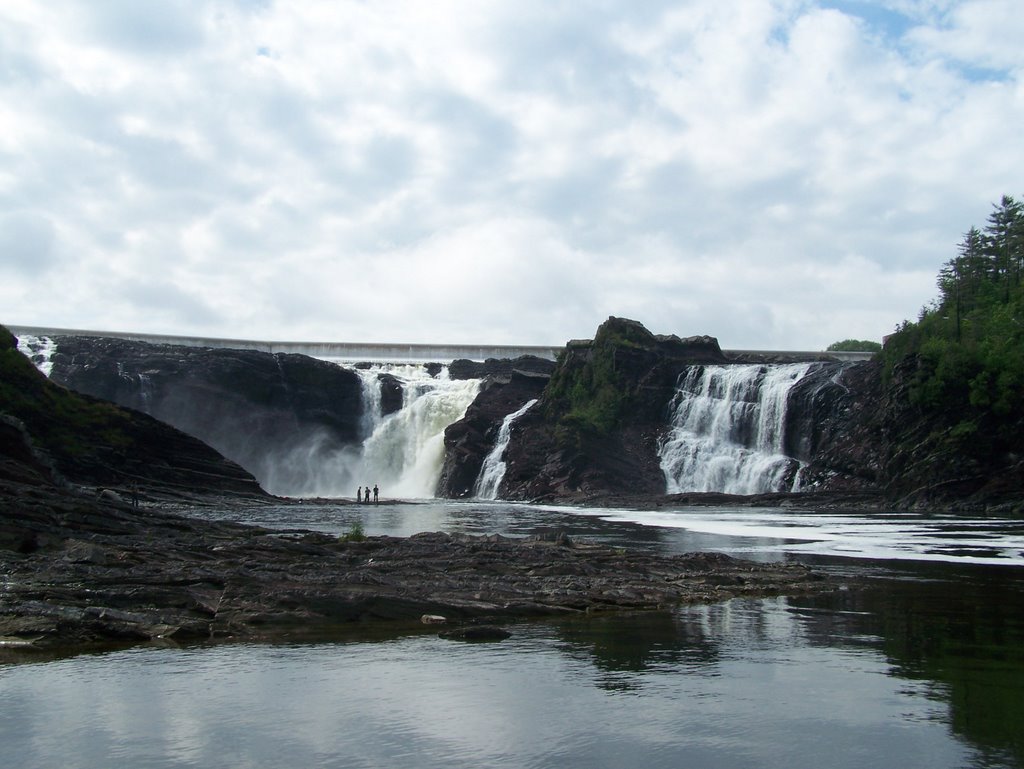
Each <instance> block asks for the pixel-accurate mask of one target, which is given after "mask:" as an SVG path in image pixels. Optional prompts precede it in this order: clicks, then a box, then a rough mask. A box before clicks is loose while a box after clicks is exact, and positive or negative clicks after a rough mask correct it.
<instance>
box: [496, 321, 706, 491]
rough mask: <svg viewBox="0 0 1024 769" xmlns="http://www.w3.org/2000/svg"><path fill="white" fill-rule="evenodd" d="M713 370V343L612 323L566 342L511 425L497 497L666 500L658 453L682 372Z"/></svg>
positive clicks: (630, 323)
mask: <svg viewBox="0 0 1024 769" xmlns="http://www.w3.org/2000/svg"><path fill="white" fill-rule="evenodd" d="M719 362H725V356H724V355H723V354H722V351H721V349H720V348H719V346H718V342H717V341H716V340H714V339H712V338H711V337H691V338H688V339H680V338H679V337H676V336H655V335H654V334H651V333H650V332H649V331H648V330H647V329H646V328H644V327H643V326H642V325H641V324H639V323H637V322H636V321H631V320H626V319H623V318H609V319H608V320H607V321H606V322H605V323H603V324H602V325H601V327H600V328H599V329H598V330H597V333H596V334H595V336H594V339H593V340H589V341H575V342H570V343H569V345H568V346H567V347H566V349H565V351H564V352H563V354H562V356H561V358H560V360H559V361H558V367H557V368H556V370H555V372H554V373H553V374H552V377H551V381H550V382H549V384H548V386H547V387H546V388H545V390H544V393H543V397H542V399H541V402H540V403H538V405H537V406H536V407H534V408H533V409H531V410H530V411H529V412H527V413H526V414H525V415H524V416H523V417H522V419H521V420H520V421H519V422H518V423H517V427H518V429H517V431H516V432H515V433H514V434H513V439H512V440H511V441H510V443H509V447H508V450H507V452H506V463H507V465H508V470H507V471H506V474H505V479H504V482H503V484H502V489H501V491H502V495H503V496H505V497H507V498H510V499H566V500H568V499H583V498H587V497H588V496H591V495H595V494H604V493H609V492H613V491H614V492H619V493H622V492H625V493H633V494H659V493H664V490H665V479H664V476H663V474H662V472H661V469H660V466H659V460H658V455H657V451H658V445H659V441H660V440H661V438H662V435H663V434H664V431H665V429H666V416H667V405H668V403H669V401H670V400H671V398H672V395H673V394H674V392H675V385H676V380H677V379H678V376H679V373H680V372H681V371H682V370H683V369H684V368H686V367H687V366H690V365H695V364H701V363H719Z"/></svg>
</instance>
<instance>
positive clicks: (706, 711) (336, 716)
mask: <svg viewBox="0 0 1024 769" xmlns="http://www.w3.org/2000/svg"><path fill="white" fill-rule="evenodd" d="M297 513H298V515H297ZM250 515H251V516H252V518H251V520H256V521H258V522H260V523H263V524H264V525H271V526H276V527H278V528H289V527H296V526H301V527H305V528H317V529H320V530H322V531H332V532H337V533H340V532H343V531H346V530H347V529H348V528H350V527H351V525H352V523H353V522H354V521H355V520H360V521H361V522H362V523H363V524H364V526H365V528H366V529H367V530H368V531H370V532H371V533H388V534H410V533H415V532H416V531H424V530H438V529H440V530H447V531H465V532H467V533H492V532H500V533H504V534H507V535H512V536H518V535H525V534H530V533H536V532H539V531H544V530H551V529H564V530H567V531H569V532H570V533H571V534H573V535H574V536H581V537H588V538H593V539H595V540H601V541H605V542H610V543H615V544H620V545H626V544H628V545H631V546H638V547H648V548H652V549H656V550H659V551H662V552H682V551H685V550H692V549H700V548H708V547H710V548H713V549H721V550H724V551H726V552H731V551H735V550H736V549H740V550H744V549H750V548H752V547H759V548H762V551H761V552H762V553H763V554H765V555H766V557H767V555H768V554H774V555H778V556H785V557H795V556H794V555H793V554H792V553H787V552H784V551H775V552H774V553H773V551H772V547H773V546H775V544H773V543H776V541H775V540H772V539H769V538H766V539H763V540H751V539H749V538H743V539H737V538H733V539H731V540H730V539H729V538H728V537H725V536H723V535H721V534H712V533H708V532H697V533H695V532H688V531H685V530H682V529H679V528H661V527H657V526H650V525H646V526H645V525H642V524H640V523H638V522H636V521H629V520H622V521H608V520H604V519H602V518H601V517H600V516H596V515H579V514H578V513H577V512H575V511H566V510H564V509H563V510H558V509H542V508H524V507H522V506H510V505H500V504H498V505H495V504H491V505H487V504H471V505H445V504H441V503H438V504H426V505H410V506H398V505H394V506H392V505H381V506H380V507H378V508H373V509H367V508H365V507H357V506H354V505H350V506H347V507H346V506H339V507H324V506H315V505H311V506H307V507H303V508H301V509H299V508H295V507H279V508H266V507H264V508H259V509H255V508H254V509H253V510H252V511H250ZM700 515H701V516H703V517H704V518H705V519H706V518H707V517H708V511H706V510H702V511H700ZM776 544H777V543H776ZM815 557H816V558H817V559H819V563H820V564H822V565H824V566H826V567H827V568H828V569H830V570H831V571H832V572H833V573H840V574H849V573H853V572H854V570H853V569H851V568H850V567H849V565H847V566H841V565H837V564H841V563H846V564H849V563H850V562H841V561H836V560H832V561H829V560H822V558H823V556H820V555H817V556H815ZM856 564H857V570H856V572H857V573H859V574H861V575H866V579H864V580H862V581H856V582H852V583H851V587H850V589H844V590H838V591H836V592H834V593H830V594H826V595H822V596H815V597H810V598H799V599H785V598H771V599H764V600H752V599H744V600H735V601H731V602H728V603H724V604H719V605H713V606H691V607H681V608H679V609H676V610H674V611H665V612H653V613H643V614H634V615H628V616H615V615H605V616H585V617H580V618H576V619H572V620H564V619H563V620H558V621H549V622H537V623H527V624H522V625H517V626H515V627H514V628H513V631H514V634H513V637H512V639H510V640H509V641H506V642H503V643H501V644H461V643H454V642H449V641H444V640H442V639H439V638H437V637H436V636H435V635H434V634H433V633H432V632H430V631H428V630H423V632H421V633H418V634H414V635H407V636H404V637H395V636H393V635H388V634H385V635H384V636H383V637H375V638H373V640H366V638H365V637H363V638H354V637H347V638H346V639H342V640H338V641H336V642H333V643H321V644H313V645H277V646H272V645H221V646H210V647H203V646H200V647H193V648H186V649H176V648H153V647H149V648H135V649H130V650H127V651H118V652H111V653H108V654H102V655H93V656H86V655H82V656H77V657H74V658H71V659H58V660H47V659H43V658H34V657H28V658H26V657H18V659H21V660H24V659H29V660H33V659H36V660H38V661H36V662H34V663H31V662H30V664H17V665H11V664H7V665H3V664H0V745H2V746H3V754H4V765H5V766H18V767H25V768H26V769H34V768H36V767H38V768H40V769H42V768H43V767H46V768H49V767H52V766H61V765H68V766H76V767H82V768H83V769H92V768H93V767H97V768H98V767H108V766H110V765H112V764H116V765H123V766H133V767H199V766H202V767H257V768H258V767H279V766H307V767H342V766H344V767H375V766H408V767H435V766H436V767H445V768H446V769H457V768H458V767H471V766H472V767H478V766H509V767H522V766H529V767H544V766H552V767H555V766H557V767H572V766H579V767H588V768H589V767H601V766H609V767H611V766H644V767H678V766H682V765H688V766H700V767H707V768H708V769H717V768H718V767H723V768H724V767H748V766H749V767H787V769H789V768H790V767H802V766H814V767H819V766H828V767H840V768H841V767H857V768H858V769H861V768H862V767H864V766H872V767H887V766H891V767H910V766H920V765H927V766H930V767H939V768H941V767H970V766H977V767H981V766H986V767H1014V766H1024V745H1022V736H1021V734H1022V730H1021V729H1020V726H1019V725H1020V724H1021V723H1024V570H1022V569H1020V568H1011V567H1006V568H996V567H987V566H986V567H982V566H972V565H961V564H957V563H929V562H904V563H893V562H890V563H886V564H877V563H870V562H867V561H857V562H856ZM7 659H8V661H9V660H10V659H12V657H10V656H9V657H8V658H7ZM4 661H5V660H3V659H0V663H3V662H4Z"/></svg>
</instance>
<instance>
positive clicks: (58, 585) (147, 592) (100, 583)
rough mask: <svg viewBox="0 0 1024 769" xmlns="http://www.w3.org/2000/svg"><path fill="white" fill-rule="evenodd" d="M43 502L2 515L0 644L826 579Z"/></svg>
mask: <svg viewBox="0 0 1024 769" xmlns="http://www.w3.org/2000/svg"><path fill="white" fill-rule="evenodd" d="M47 502H48V504H44V505H40V506H35V507H33V506H31V505H22V506H20V509H19V513H18V515H16V516H10V517H8V520H7V521H5V524H6V526H5V528H4V532H3V538H2V540H0V645H2V646H6V647H18V646H27V647H53V646H80V645H83V644H91V643H105V642H111V641H127V642H134V641H145V640H151V639H157V638H165V639H174V640H198V639H209V638H229V637H230V638H239V639H246V638H275V637H278V638H280V637H286V636H294V635H302V636H303V637H310V636H314V635H317V634H324V635H326V634H329V633H334V632H337V631H338V630H339V628H341V627H356V625H354V624H353V623H361V622H366V621H379V620H391V621H397V622H401V621H410V622H417V623H418V622H419V621H420V619H421V617H423V615H440V616H442V617H445V618H446V620H447V621H448V623H451V624H459V623H464V622H474V621H480V620H486V621H488V622H494V621H506V620H514V619H518V618H526V617H539V616H545V615H555V614H563V615H564V614H573V613H580V612H596V611H615V610H642V609H653V608H658V607H665V606H669V605H673V604H678V603H692V602H716V601H722V600H725V599H728V598H731V597H733V596H761V595H774V594H783V593H785V594H797V593H807V592H812V591H820V590H823V589H827V588H828V584H827V583H826V581H825V580H823V579H822V578H821V577H819V576H818V575H816V574H814V573H812V572H811V571H809V570H808V569H806V568H805V567H802V566H799V565H791V564H774V565H763V564H754V563H748V562H744V561H739V560H736V559H732V558H729V557H727V556H724V555H718V554H708V553H700V554H692V555H685V556H677V557H665V556H657V555H653V554H650V553H643V552H633V551H626V550H621V549H616V548H610V547H606V546H602V545H596V544H592V543H585V542H574V541H572V540H570V539H568V538H566V537H564V536H560V537H558V538H556V539H554V540H550V541H542V540H514V539H508V538H504V537H500V536H487V537H469V536H458V535H448V534H443V533H425V534H417V535H415V536H412V537H408V538H393V537H372V538H367V539H365V540H362V541H343V540H339V539H337V538H334V537H330V536H327V535H323V534H319V533H312V532H291V533H281V532H273V531H268V530H264V529H259V528H254V527H247V526H242V525H239V524H229V523H213V522H207V521H200V520H195V519H190V518H185V517H178V516H175V515H170V514H166V513H161V512H158V511H155V510H151V509H149V510H147V509H143V510H141V511H140V510H137V509H134V508H132V507H130V506H128V505H122V504H120V503H118V502H110V503H109V504H105V505H104V504H102V503H101V502H100V501H95V500H90V499H86V498H81V499H78V500H77V501H76V500H74V499H68V498H65V499H64V500H63V502H62V504H60V505H56V506H55V505H53V504H52V500H47Z"/></svg>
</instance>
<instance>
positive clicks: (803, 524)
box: [573, 508, 1024, 566]
mask: <svg viewBox="0 0 1024 769" xmlns="http://www.w3.org/2000/svg"><path fill="white" fill-rule="evenodd" d="M573 512H574V513H575V514H578V515H587V516H595V517H598V518H601V519H602V520H606V521H612V522H628V523H636V524H640V525H642V526H654V527H662V528H667V529H685V530H686V531H689V532H692V533H695V534H703V535H713V536H718V537H725V538H729V539H730V540H732V541H733V544H732V546H730V548H729V549H730V552H739V553H747V554H751V555H754V554H757V553H769V552H770V553H779V552H782V553H792V554H804V555H823V556H841V557H845V558H864V559H872V560H901V561H903V560H910V561H944V562H949V563H978V564H990V565H991V564H1000V565H1009V566H1024V523H1021V522H1020V521H1014V520H1005V519H991V518H970V517H961V516H955V515H929V514H922V513H896V512H893V513H872V514H865V515H856V514H829V513H814V512H794V511H786V510H778V509H774V508H751V509H738V510H732V509H723V508H708V509H706V510H705V509H703V508H688V509H686V510H674V511H673V510H658V511H638V510H627V509H616V510H604V509H599V508H578V509H573ZM737 538H739V539H745V540H749V544H748V545H745V546H744V545H740V546H739V547H736V546H735V539H737Z"/></svg>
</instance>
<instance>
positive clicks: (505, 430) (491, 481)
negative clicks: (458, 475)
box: [473, 398, 537, 499]
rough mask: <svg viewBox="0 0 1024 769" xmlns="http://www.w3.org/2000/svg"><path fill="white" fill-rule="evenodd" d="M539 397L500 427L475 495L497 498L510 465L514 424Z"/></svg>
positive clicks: (482, 469) (515, 412) (506, 418)
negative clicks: (508, 451)
mask: <svg viewBox="0 0 1024 769" xmlns="http://www.w3.org/2000/svg"><path fill="white" fill-rule="evenodd" d="M536 402H537V399H536V398H534V399H533V400H529V401H527V402H526V403H525V404H524V405H523V406H522V407H521V408H519V409H518V410H516V411H513V412H512V413H511V414H509V415H508V416H506V417H505V418H504V419H503V420H502V422H501V427H500V428H498V437H497V438H496V439H495V441H494V447H493V448H492V449H491V450H490V452H489V453H488V454H487V456H486V457H484V461H483V464H482V465H481V466H480V477H479V478H477V479H476V487H475V488H474V490H473V491H474V496H476V497H478V498H480V499H497V498H498V487H499V486H501V482H502V481H503V480H504V478H505V471H506V470H507V469H508V465H506V464H505V449H507V448H508V442H509V440H510V439H511V438H512V424H513V423H514V422H515V421H516V420H517V419H519V417H521V416H522V415H523V414H525V413H526V412H527V411H529V410H530V408H531V407H532V406H533V404H534V403H536Z"/></svg>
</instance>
